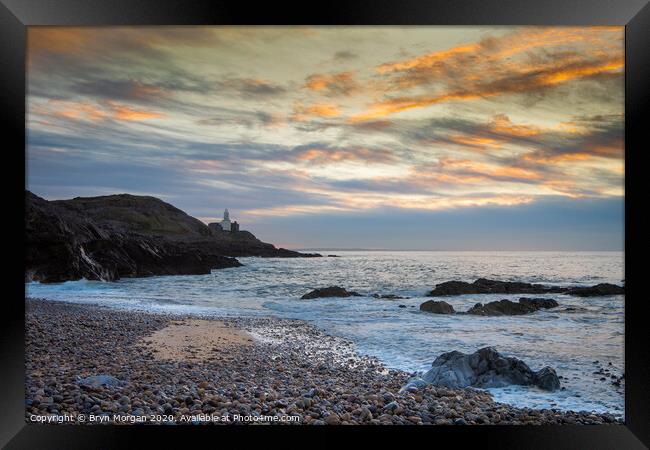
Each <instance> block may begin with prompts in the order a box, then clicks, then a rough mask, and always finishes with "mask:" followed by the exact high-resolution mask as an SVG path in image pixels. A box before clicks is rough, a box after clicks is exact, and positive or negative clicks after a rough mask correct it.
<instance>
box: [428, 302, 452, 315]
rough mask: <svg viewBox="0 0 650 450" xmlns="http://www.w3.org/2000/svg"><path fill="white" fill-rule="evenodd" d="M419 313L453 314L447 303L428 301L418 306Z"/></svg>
mask: <svg viewBox="0 0 650 450" xmlns="http://www.w3.org/2000/svg"><path fill="white" fill-rule="evenodd" d="M420 311H426V312H431V313H435V314H453V313H455V312H456V311H454V307H453V306H451V305H450V304H449V303H447V302H443V301H440V302H437V301H435V300H428V301H426V302H424V303H422V304H421V305H420Z"/></svg>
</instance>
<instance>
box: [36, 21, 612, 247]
mask: <svg viewBox="0 0 650 450" xmlns="http://www.w3.org/2000/svg"><path fill="white" fill-rule="evenodd" d="M623 38H624V28H623V27H581V28H566V27H542V28H532V27H523V28H520V27H137V28H112V27H102V28H61V27H58V28H57V27H53V28H50V27H30V28H29V32H28V72H27V77H28V117H27V127H28V147H27V155H26V157H27V188H28V189H30V190H31V191H33V192H34V193H35V194H37V195H40V196H42V197H45V198H47V199H61V198H72V197H76V196H95V195H107V194H114V193H122V192H128V193H131V194H139V195H152V196H156V197H159V198H161V199H163V200H165V201H167V202H170V203H172V204H173V205H175V206H177V207H179V208H181V209H183V210H184V211H186V212H187V213H188V214H190V215H193V216H195V217H198V218H199V219H201V220H203V221H205V222H210V221H216V220H220V216H221V213H222V211H223V209H224V208H226V207H227V208H229V209H230V211H231V217H233V218H234V219H236V220H238V221H239V222H240V224H241V226H242V229H247V230H250V231H252V232H253V233H254V234H256V235H257V236H258V237H260V238H261V239H263V240H265V241H268V242H272V243H274V244H276V245H279V246H284V247H289V248H314V247H330V248H331V247H335V248H389V249H422V250H427V249H440V250H622V248H623V224H624V221H623V198H624V197H623V196H624V191H623V183H624V143H623V141H624V115H623V114H624V81H623V72H624V64H623V60H624V53H623V49H624V47H623V44H624V42H623Z"/></svg>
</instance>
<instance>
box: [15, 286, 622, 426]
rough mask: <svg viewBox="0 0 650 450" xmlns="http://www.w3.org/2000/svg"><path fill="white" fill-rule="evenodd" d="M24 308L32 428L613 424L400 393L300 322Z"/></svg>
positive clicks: (481, 396)
mask: <svg viewBox="0 0 650 450" xmlns="http://www.w3.org/2000/svg"><path fill="white" fill-rule="evenodd" d="M25 303H26V305H25V307H26V308H25V310H26V316H25V321H26V350H25V360H26V391H25V396H26V397H25V404H26V420H27V421H28V422H32V421H34V418H33V416H38V417H47V416H61V415H65V414H69V415H72V416H74V415H78V414H85V415H93V416H98V417H107V418H108V419H107V421H103V420H102V421H101V422H99V423H116V422H117V423H123V422H122V421H121V420H120V419H119V418H120V417H123V418H124V422H126V423H133V422H134V421H135V420H134V419H132V418H133V417H149V416H165V417H169V420H162V421H157V420H153V421H152V420H146V421H145V422H147V423H183V422H186V423H205V422H206V421H207V422H208V423H238V422H243V423H257V422H274V423H276V422H278V423H294V424H295V423H301V424H331V425H336V424H437V425H451V424H503V425H510V424H558V423H560V424H562V423H567V424H583V423H584V424H602V423H621V422H620V421H619V420H617V419H616V418H615V417H614V416H613V415H611V414H597V413H584V412H573V411H559V410H550V409H541V410H537V409H530V408H517V407H515V406H511V405H508V404H503V403H497V402H495V401H494V400H493V399H492V396H491V395H490V394H489V393H487V392H485V391H481V390H476V389H471V388H466V389H448V388H442V387H435V386H431V385H428V386H425V387H422V388H420V389H418V390H415V391H413V392H404V393H400V392H399V391H400V388H402V386H404V385H405V384H406V382H407V380H408V379H409V378H410V374H408V373H406V372H403V371H399V370H393V369H391V370H388V369H386V368H385V367H384V365H383V364H382V363H381V362H379V361H378V360H377V359H376V358H374V357H369V356H360V355H358V354H357V353H356V352H355V350H354V347H353V345H352V343H351V342H349V341H346V340H344V339H342V338H338V337H334V336H330V335H328V334H326V333H324V332H323V331H320V330H319V329H317V328H316V327H314V326H313V325H310V324H308V323H307V322H304V321H301V320H297V319H279V318H271V317H207V316H200V315H188V314H182V315H176V314H173V313H169V314H163V313H154V312H145V311H128V310H121V309H114V308H108V307H105V306H99V305H91V304H79V303H69V302H63V301H52V300H46V299H30V298H26V299H25ZM98 376H104V378H100V379H98V378H96V377H98ZM93 377H95V378H93ZM106 380H108V381H106ZM100 382H105V384H98V383H100ZM93 383H94V384H93ZM204 416H207V417H212V418H214V417H217V418H229V419H230V420H214V419H212V420H211V419H207V420H206V419H205V417H204ZM237 417H242V418H244V419H236V418H237ZM247 417H248V418H249V419H245V418H247ZM274 418H275V419H274Z"/></svg>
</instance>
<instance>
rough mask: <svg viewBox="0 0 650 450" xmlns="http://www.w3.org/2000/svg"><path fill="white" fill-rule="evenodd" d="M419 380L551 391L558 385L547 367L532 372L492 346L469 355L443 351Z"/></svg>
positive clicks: (479, 386) (467, 385) (523, 364)
mask: <svg viewBox="0 0 650 450" xmlns="http://www.w3.org/2000/svg"><path fill="white" fill-rule="evenodd" d="M422 379H423V380H424V381H426V382H427V383H431V384H434V385H436V386H445V387H449V388H465V387H478V388H496V387H504V386H509V385H512V384H516V385H524V386H538V387H539V388H541V389H545V390H550V391H553V390H556V389H558V388H559V387H560V380H559V379H558V377H557V374H556V373H555V370H553V369H552V368H551V367H544V368H543V369H541V370H539V371H537V372H534V371H533V370H531V369H530V367H528V365H527V364H526V363H524V362H523V361H521V360H520V359H517V358H514V357H510V356H503V355H501V354H500V353H499V352H497V351H496V350H495V349H494V348H493V347H485V348H482V349H480V350H478V351H476V352H474V353H472V354H466V353H462V352H458V351H452V352H448V353H443V354H442V355H440V356H439V357H437V358H436V359H435V361H433V364H432V365H431V369H430V370H429V371H428V372H426V373H425V374H424V375H423V376H422Z"/></svg>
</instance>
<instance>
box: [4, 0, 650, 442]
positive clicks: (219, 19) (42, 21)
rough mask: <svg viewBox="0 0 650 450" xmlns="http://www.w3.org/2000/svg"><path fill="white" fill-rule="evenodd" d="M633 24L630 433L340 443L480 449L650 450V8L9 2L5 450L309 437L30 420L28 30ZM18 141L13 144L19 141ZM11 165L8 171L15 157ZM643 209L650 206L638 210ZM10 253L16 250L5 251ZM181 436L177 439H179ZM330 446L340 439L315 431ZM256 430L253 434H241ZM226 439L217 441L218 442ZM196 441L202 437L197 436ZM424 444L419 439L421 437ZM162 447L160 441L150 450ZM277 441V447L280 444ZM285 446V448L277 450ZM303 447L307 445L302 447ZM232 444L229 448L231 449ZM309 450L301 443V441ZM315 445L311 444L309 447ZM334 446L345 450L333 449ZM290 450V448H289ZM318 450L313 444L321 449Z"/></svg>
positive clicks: (512, 433)
mask: <svg viewBox="0 0 650 450" xmlns="http://www.w3.org/2000/svg"><path fill="white" fill-rule="evenodd" d="M158 24H160V25H197V24H218V25H221V24H242V25H256V24H279V25H290V24H307V25H337V24H340V25H357V24H369V25H625V27H626V32H625V37H626V44H625V52H626V53H625V94H626V95H625V98H626V100H625V167H626V170H625V233H626V234H625V237H626V239H625V272H626V273H625V284H626V290H627V293H626V303H625V316H626V320H625V374H626V392H625V411H626V414H625V416H626V419H625V424H624V425H602V426H568V425H563V426H476V427H457V426H456V427H454V426H452V427H435V426H434V427H393V428H391V429H390V430H389V429H386V428H382V427H376V428H372V429H371V430H369V429H368V428H370V427H345V428H344V429H341V428H340V427H338V429H337V430H336V431H337V433H336V434H338V435H341V434H343V435H345V436H346V437H351V436H352V435H355V434H358V433H361V432H364V434H365V433H368V432H370V433H371V434H372V435H373V436H374V437H375V438H379V439H381V440H384V439H385V438H388V437H389V435H390V437H391V438H396V439H398V441H397V442H396V443H402V445H403V444H404V443H405V441H404V436H403V434H404V433H410V434H414V435H418V434H419V435H420V436H418V437H419V438H421V439H424V440H422V441H421V443H422V444H416V441H412V442H413V445H427V442H429V443H431V444H432V445H433V443H435V444H436V445H441V443H442V442H443V441H447V442H453V444H454V446H456V445H459V444H460V445H462V444H463V443H467V442H474V443H477V444H478V445H481V446H482V447H486V446H487V447H490V446H496V447H499V448H556V449H559V448H572V449H579V448H591V449H596V448H618V449H622V448H626V449H632V448H647V446H650V415H649V406H648V405H649V404H650V390H649V387H648V385H649V381H650V370H649V369H650V364H649V361H650V353H649V347H648V339H647V337H648V333H647V331H646V330H647V325H646V323H645V322H646V321H647V316H645V315H644V314H643V312H644V303H645V302H647V299H646V298H645V297H644V296H642V295H641V292H640V285H641V283H642V279H643V278H642V277H643V275H642V273H641V270H642V268H643V266H642V263H639V262H636V261H641V254H640V253H641V251H642V249H641V246H640V245H639V244H640V243H641V240H642V238H643V236H642V231H641V224H642V223H643V222H642V221H641V215H642V214H644V212H643V209H644V208H643V207H642V204H641V202H642V201H643V200H644V197H645V195H644V194H645V192H644V185H643V184H642V183H643V182H644V178H643V175H642V174H641V170H643V165H642V163H641V157H642V156H641V155H642V154H643V153H644V152H645V151H647V145H648V140H647V138H648V131H647V130H648V128H649V127H648V103H649V101H648V100H649V99H650V86H649V85H650V83H649V80H650V42H649V39H648V37H649V34H650V33H648V30H650V5H649V4H648V1H647V0H617V1H607V0H540V1H536V2H523V1H517V0H456V1H453V0H448V1H442V0H433V1H432V0H429V1H426V0H419V1H416V0H400V1H387V0H374V1H363V0H354V1H345V2H343V1H335V2H326V3H322V4H318V5H316V4H313V3H304V4H302V5H295V4H289V3H286V4H280V3H277V2H267V3H263V4H259V5H257V4H249V3H248V2H233V1H230V2H227V1H223V0H212V1H209V0H191V1H190V0H185V1H183V0H166V1H163V0H158V1H156V0H110V1H108V0H104V1H102V0H0V47H1V48H2V50H1V53H0V55H1V58H0V62H1V68H0V77H1V78H0V86H1V87H0V103H1V108H0V111H1V112H0V114H1V116H0V117H1V122H0V123H2V124H3V125H5V128H6V131H5V135H4V138H5V139H4V140H5V141H8V145H7V146H6V147H5V152H4V153H5V165H4V174H3V177H2V178H3V181H4V182H5V183H6V184H7V187H6V188H5V192H9V193H10V195H4V196H3V198H4V200H5V202H7V203H6V210H5V214H4V215H3V222H4V225H5V226H8V228H9V229H8V231H6V232H5V236H6V238H5V241H6V243H10V244H15V245H13V246H12V249H11V250H10V251H8V252H7V253H6V255H7V256H8V258H6V260H7V261H8V262H9V265H8V268H7V270H6V271H5V277H4V278H5V281H6V284H8V285H9V286H10V290H9V292H8V293H7V294H8V295H6V296H5V299H4V301H3V305H2V310H3V313H2V314H0V317H2V327H1V328H0V330H1V333H2V337H1V341H0V348H1V351H0V358H2V365H1V368H0V371H1V373H2V376H1V377H0V380H2V381H1V382H0V390H1V392H0V405H2V407H1V408H0V445H6V448H66V449H72V448H114V447H122V446H134V445H135V443H134V441H133V439H136V438H144V439H147V440H150V439H153V438H157V439H163V440H164V441H165V442H167V443H168V444H169V443H171V442H173V440H176V439H182V440H183V441H186V439H187V437H183V436H181V433H182V434H183V435H185V433H187V432H190V433H193V434H194V435H199V436H202V437H207V436H208V433H210V434H209V436H210V439H215V438H218V439H223V437H224V436H231V437H233V435H236V436H237V437H238V438H243V437H248V436H270V435H271V434H272V435H275V436H278V437H280V435H282V439H290V440H293V439H295V436H294V433H295V432H296V431H295V430H298V432H299V433H300V434H303V433H305V432H306V430H305V428H306V427H253V428H254V431H251V429H250V427H228V429H227V430H226V429H225V428H224V427H216V428H218V429H215V427H151V426H122V427H120V426H93V427H83V426H68V425H59V426H57V425H37V424H26V423H25V419H24V404H25V403H24V396H25V388H24V336H25V333H24V294H25V285H24V281H23V280H24V274H23V273H21V272H22V271H23V267H21V264H20V263H18V261H22V260H23V247H22V242H21V240H20V239H18V238H17V237H18V236H23V233H24V222H23V220H24V187H25V153H24V152H25V49H26V27H28V26H34V25H158ZM7 138H9V139H7ZM644 144H645V145H644ZM6 155H9V158H8V160H7V156H6ZM635 203H638V207H635ZM5 246H6V247H7V248H8V247H9V245H7V244H5ZM174 428H175V429H174ZM310 428H311V429H310V430H307V431H308V432H310V433H317V434H319V435H321V436H322V438H320V439H319V442H320V443H325V444H327V443H328V440H329V438H330V436H331V434H332V428H329V429H325V428H319V429H318V430H316V429H315V428H316V427H310ZM242 429H245V430H246V431H244V432H243V433H242V432H241V431H240V430H242ZM215 433H217V434H216V435H215ZM193 437H194V436H193ZM414 437H416V436H414ZM150 442H151V441H149V443H150ZM213 442H216V441H213ZM273 442H274V441H268V444H269V445H273ZM277 442H278V443H279V442H280V441H277ZM294 442H296V441H294ZM219 443H220V444H222V445H223V441H219ZM296 443H297V442H296ZM302 443H303V444H304V443H307V442H305V441H303V442H302ZM329 443H330V445H335V444H334V443H333V441H329ZM285 444H286V441H285ZM309 445H311V444H309Z"/></svg>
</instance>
